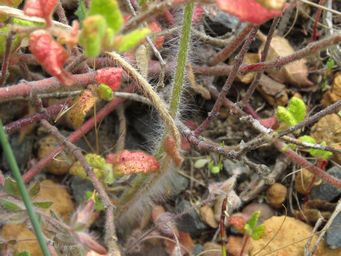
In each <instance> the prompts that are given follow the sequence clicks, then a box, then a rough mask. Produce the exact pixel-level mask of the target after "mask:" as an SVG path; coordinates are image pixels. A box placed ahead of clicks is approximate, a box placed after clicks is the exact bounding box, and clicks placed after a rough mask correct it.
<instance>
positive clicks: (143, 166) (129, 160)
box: [106, 150, 160, 175]
mask: <svg viewBox="0 0 341 256" xmlns="http://www.w3.org/2000/svg"><path fill="white" fill-rule="evenodd" d="M106 159H107V162H108V163H111V164H112V165H113V168H114V173H115V174H117V175H129V174H132V173H148V172H155V171H158V170H159V169H160V163H159V162H158V161H157V160H156V158H155V157H154V156H151V155H148V154H146V153H144V152H130V151H128V150H123V151H121V152H118V153H116V154H108V155H107V157H106Z"/></svg>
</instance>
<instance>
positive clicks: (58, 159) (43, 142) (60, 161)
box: [38, 135, 75, 175]
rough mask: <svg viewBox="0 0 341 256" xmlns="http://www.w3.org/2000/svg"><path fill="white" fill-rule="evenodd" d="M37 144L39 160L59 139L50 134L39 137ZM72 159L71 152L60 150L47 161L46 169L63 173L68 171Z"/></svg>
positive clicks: (53, 147) (48, 152) (57, 144)
mask: <svg viewBox="0 0 341 256" xmlns="http://www.w3.org/2000/svg"><path fill="white" fill-rule="evenodd" d="M38 144H39V148H38V159H39V160H41V159H43V158H44V157H45V156H47V155H49V154H50V153H51V151H53V150H54V149H55V148H56V147H57V146H59V145H60V144H61V141H59V140H58V139H57V138H56V137H54V136H52V135H47V136H45V137H44V138H41V139H40V140H39V143H38ZM74 161H75V158H74V157H73V156H72V154H70V153H69V152H65V151H62V152H60V153H59V154H58V155H57V156H55V157H54V158H53V159H52V160H51V161H50V162H49V164H48V165H47V166H46V170H47V171H48V172H49V173H52V174H55V175H63V174H66V173H67V172H68V171H69V169H70V167H71V165H72V164H73V162H74Z"/></svg>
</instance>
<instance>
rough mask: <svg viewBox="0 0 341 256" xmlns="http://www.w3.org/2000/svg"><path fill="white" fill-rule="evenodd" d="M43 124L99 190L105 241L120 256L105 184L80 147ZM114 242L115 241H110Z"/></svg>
mask: <svg viewBox="0 0 341 256" xmlns="http://www.w3.org/2000/svg"><path fill="white" fill-rule="evenodd" d="M41 124H42V125H43V126H44V127H45V128H46V129H47V131H48V132H49V133H51V134H52V135H53V136H55V137H56V138H58V139H59V140H60V141H62V143H63V144H64V145H65V146H66V147H67V148H68V150H69V151H70V153H71V154H73V155H74V156H75V157H76V159H77V160H78V161H79V163H80V164H81V166H82V167H83V168H84V170H85V172H86V174H87V175H88V177H89V179H90V181H91V183H92V185H93V186H94V188H95V189H96V190H97V192H98V194H99V196H100V198H101V201H102V202H103V204H104V207H105V211H106V223H105V230H106V232H105V240H106V242H107V243H111V244H112V246H113V248H110V247H109V249H112V251H111V255H116V256H119V255H121V253H120V250H119V246H118V244H117V236H116V230H115V224H114V217H113V216H114V215H113V205H112V203H111V200H110V197H109V196H108V194H107V192H106V191H105V188H104V186H103V184H102V183H101V182H100V181H99V180H98V179H97V177H96V174H95V172H94V170H93V168H92V167H91V166H90V165H89V163H88V161H87V160H86V159H85V157H84V156H83V154H82V151H81V149H80V148H79V147H77V146H76V145H74V144H73V143H72V142H70V141H69V140H68V139H67V138H66V137H64V135H62V134H61V133H60V132H59V131H58V129H57V128H56V127H55V126H53V125H51V124H50V123H49V122H48V121H46V120H42V121H41ZM110 240H113V241H110Z"/></svg>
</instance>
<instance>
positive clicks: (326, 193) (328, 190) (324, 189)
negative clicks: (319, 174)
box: [311, 166, 341, 201]
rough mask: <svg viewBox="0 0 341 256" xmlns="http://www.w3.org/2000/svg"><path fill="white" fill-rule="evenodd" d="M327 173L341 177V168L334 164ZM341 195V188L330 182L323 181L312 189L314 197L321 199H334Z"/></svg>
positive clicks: (312, 196)
mask: <svg viewBox="0 0 341 256" xmlns="http://www.w3.org/2000/svg"><path fill="white" fill-rule="evenodd" d="M327 173H328V174H330V175H331V176H334V177H336V178H338V179H341V168H340V167H337V166H334V167H332V168H330V169H328V170H327ZM339 195H341V189H337V188H335V187H334V186H332V185H330V184H329V183H327V182H325V181H322V183H321V184H320V185H318V186H315V187H313V189H312V191H311V198H312V199H321V200H325V201H332V200H334V199H335V198H336V197H338V196H339Z"/></svg>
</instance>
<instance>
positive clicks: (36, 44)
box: [29, 30, 73, 85]
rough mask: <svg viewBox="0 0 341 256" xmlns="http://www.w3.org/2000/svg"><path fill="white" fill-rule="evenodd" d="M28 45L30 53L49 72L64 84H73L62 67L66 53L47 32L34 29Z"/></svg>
mask: <svg viewBox="0 0 341 256" xmlns="http://www.w3.org/2000/svg"><path fill="white" fill-rule="evenodd" d="M29 46H30V50H31V52H32V54H33V55H34V56H35V57H36V59H37V60H38V62H39V63H40V64H41V65H42V66H43V67H44V69H45V70H46V71H47V72H48V73H49V74H51V75H52V76H55V77H56V78H57V79H58V80H59V81H60V82H61V83H62V84H64V85H72V84H73V79H72V77H71V75H70V74H69V73H68V72H66V71H65V70H64V69H63V66H64V63H65V61H66V59H67V57H68V54H67V52H66V50H65V49H64V48H63V46H61V45H60V44H59V43H58V42H56V41H55V40H54V39H53V38H52V36H51V35H50V33H49V32H47V31H45V30H36V31H34V32H33V33H31V35H30V40H29Z"/></svg>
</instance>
